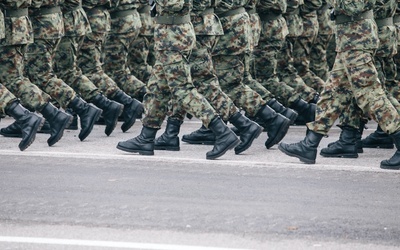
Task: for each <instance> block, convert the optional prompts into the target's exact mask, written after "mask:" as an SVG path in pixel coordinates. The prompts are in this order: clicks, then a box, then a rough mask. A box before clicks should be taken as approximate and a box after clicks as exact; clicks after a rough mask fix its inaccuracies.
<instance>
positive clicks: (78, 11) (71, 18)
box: [54, 0, 100, 101]
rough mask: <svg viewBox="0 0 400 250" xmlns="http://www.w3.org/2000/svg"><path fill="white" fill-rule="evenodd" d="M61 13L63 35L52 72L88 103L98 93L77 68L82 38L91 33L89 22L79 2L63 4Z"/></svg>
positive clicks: (73, 0)
mask: <svg viewBox="0 0 400 250" xmlns="http://www.w3.org/2000/svg"><path fill="white" fill-rule="evenodd" d="M62 11H63V19H64V30H65V35H64V36H63V37H62V38H61V41H60V43H59V45H58V49H57V51H56V54H55V57H54V71H55V73H56V74H57V76H58V77H59V78H61V79H62V80H63V81H64V82H66V83H67V84H68V85H69V86H71V87H72V88H73V89H74V90H75V91H76V92H77V93H79V95H80V96H81V97H82V98H83V99H84V100H86V101H90V100H92V98H94V97H95V96H96V95H98V94H99V93H100V91H99V89H98V88H97V87H96V86H95V85H94V84H93V83H92V82H91V81H90V80H89V78H88V77H87V76H85V75H83V73H82V70H81V69H80V68H79V67H78V53H79V51H80V47H81V45H82V43H83V39H84V36H85V34H88V33H90V32H91V29H90V24H89V20H88V19H87V16H86V13H85V12H84V10H83V8H82V7H81V0H70V1H66V2H64V3H63V5H62Z"/></svg>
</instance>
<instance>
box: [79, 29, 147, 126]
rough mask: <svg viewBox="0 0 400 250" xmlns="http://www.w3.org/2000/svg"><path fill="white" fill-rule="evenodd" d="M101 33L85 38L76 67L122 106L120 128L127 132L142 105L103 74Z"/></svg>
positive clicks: (102, 36) (139, 115)
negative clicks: (122, 118) (122, 121)
mask: <svg viewBox="0 0 400 250" xmlns="http://www.w3.org/2000/svg"><path fill="white" fill-rule="evenodd" d="M104 36H105V34H103V33H93V32H92V33H90V34H88V35H86V36H85V39H84V41H83V44H82V47H81V49H80V54H79V56H78V66H79V68H81V69H82V72H83V74H85V75H86V76H87V77H88V78H89V79H90V80H91V81H92V82H93V83H94V84H95V85H96V86H97V87H98V88H99V90H100V91H101V92H102V93H104V95H105V96H106V97H107V98H109V99H111V100H114V101H116V102H119V103H121V104H122V105H124V109H123V112H122V115H123V117H124V123H123V124H122V126H121V129H122V131H123V132H126V131H127V130H129V129H130V128H131V127H132V126H133V124H134V123H135V121H136V118H138V117H141V115H142V113H143V105H142V104H141V103H140V102H139V101H138V100H136V99H134V98H132V97H131V96H129V95H127V94H126V93H125V92H124V91H122V90H121V89H120V88H119V87H118V86H117V84H116V83H115V82H114V81H113V80H112V79H111V78H110V77H109V76H108V75H107V74H106V73H105V72H104V70H103V68H102V62H101V55H102V46H103V41H104V39H105V37H104Z"/></svg>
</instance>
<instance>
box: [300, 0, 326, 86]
mask: <svg viewBox="0 0 400 250" xmlns="http://www.w3.org/2000/svg"><path fill="white" fill-rule="evenodd" d="M321 5H322V1H321V0H304V5H301V6H300V15H301V17H302V20H303V33H302V34H301V35H300V36H298V37H297V38H296V39H295V41H294V43H293V58H294V67H295V68H296V69H297V72H298V74H299V75H300V76H301V78H303V80H304V82H305V83H306V84H307V85H308V86H309V87H311V88H313V89H315V90H316V91H317V92H318V93H320V92H321V91H322V89H323V87H324V81H323V80H322V79H321V78H319V77H318V76H317V75H316V74H315V73H314V72H312V71H311V69H310V53H311V48H312V46H313V44H314V43H315V40H316V38H317V34H318V27H319V26H318V18H317V12H316V9H318V8H320V7H321Z"/></svg>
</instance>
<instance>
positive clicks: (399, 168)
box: [380, 164, 400, 170]
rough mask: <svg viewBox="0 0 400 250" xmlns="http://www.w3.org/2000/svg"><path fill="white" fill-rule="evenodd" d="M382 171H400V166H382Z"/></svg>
mask: <svg viewBox="0 0 400 250" xmlns="http://www.w3.org/2000/svg"><path fill="white" fill-rule="evenodd" d="M380 168H381V169H389V170H400V166H386V165H382V164H381V166H380Z"/></svg>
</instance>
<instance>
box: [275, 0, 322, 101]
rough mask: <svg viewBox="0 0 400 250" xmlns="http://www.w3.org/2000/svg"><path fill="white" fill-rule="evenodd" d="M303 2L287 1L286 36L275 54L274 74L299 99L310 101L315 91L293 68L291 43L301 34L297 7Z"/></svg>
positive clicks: (285, 16) (301, 23) (285, 14)
mask: <svg viewBox="0 0 400 250" xmlns="http://www.w3.org/2000/svg"><path fill="white" fill-rule="evenodd" d="M302 3H303V1H298V0H288V1H287V9H286V13H284V15H283V16H284V18H285V20H286V25H287V28H288V34H287V35H286V39H285V41H284V42H283V44H282V47H281V49H280V51H279V52H278V54H277V65H276V73H277V75H278V78H279V79H280V81H282V82H284V83H286V85H288V86H290V87H292V88H293V89H294V90H295V91H296V93H298V94H299V95H300V97H301V99H303V100H305V101H307V102H308V101H311V100H313V99H314V96H315V95H316V94H318V93H317V91H316V90H315V89H313V88H311V87H309V86H307V85H306V83H305V82H304V80H303V79H302V78H301V77H300V76H299V75H298V72H297V70H296V68H295V67H294V58H293V43H294V41H295V40H296V38H297V37H298V36H300V35H301V34H302V33H303V22H302V19H301V17H300V14H299V7H300V5H301V4H302Z"/></svg>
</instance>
